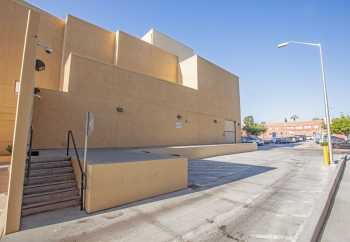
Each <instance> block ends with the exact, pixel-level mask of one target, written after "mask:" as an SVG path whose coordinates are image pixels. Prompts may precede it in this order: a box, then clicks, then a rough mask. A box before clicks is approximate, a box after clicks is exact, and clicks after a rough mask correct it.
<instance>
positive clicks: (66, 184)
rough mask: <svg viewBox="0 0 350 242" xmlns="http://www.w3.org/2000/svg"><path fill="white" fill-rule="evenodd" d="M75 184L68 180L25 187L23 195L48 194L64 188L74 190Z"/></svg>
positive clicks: (73, 181)
mask: <svg viewBox="0 0 350 242" xmlns="http://www.w3.org/2000/svg"><path fill="white" fill-rule="evenodd" d="M76 186H77V184H76V181H75V180H68V181H63V182H51V183H45V184H37V185H26V186H24V191H23V194H24V195H29V194H37V193H43V192H49V191H54V190H60V189H66V188H76Z"/></svg>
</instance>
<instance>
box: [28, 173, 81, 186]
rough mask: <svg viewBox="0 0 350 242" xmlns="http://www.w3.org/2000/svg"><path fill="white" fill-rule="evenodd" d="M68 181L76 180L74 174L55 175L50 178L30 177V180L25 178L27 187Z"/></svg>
mask: <svg viewBox="0 0 350 242" xmlns="http://www.w3.org/2000/svg"><path fill="white" fill-rule="evenodd" d="M68 180H74V181H75V176H74V174H73V172H71V173H66V174H65V173H63V174H55V175H49V176H34V177H32V176H30V177H29V178H25V180H24V184H25V185H36V184H48V183H52V182H63V181H68Z"/></svg>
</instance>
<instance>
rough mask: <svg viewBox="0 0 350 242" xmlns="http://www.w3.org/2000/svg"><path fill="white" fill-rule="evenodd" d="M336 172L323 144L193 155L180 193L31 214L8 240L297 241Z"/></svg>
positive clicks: (274, 146) (6, 239)
mask: <svg viewBox="0 0 350 242" xmlns="http://www.w3.org/2000/svg"><path fill="white" fill-rule="evenodd" d="M333 176H334V171H333V169H330V168H326V167H324V166H323V163H322V152H321V150H320V149H318V148H317V147H313V146H312V145H310V144H300V145H266V146H263V147H262V148H260V149H259V150H258V151H255V152H249V153H241V154H234V155H225V156H218V157H211V158H207V159H200V160H192V161H190V163H189V188H188V189H184V190H181V191H178V192H175V193H171V194H166V195H162V196H158V197H155V198H152V199H147V200H143V201H140V202H136V203H132V204H128V205H126V206H123V207H119V208H115V209H110V210H106V211H103V212H100V213H97V214H91V215H86V214H84V213H82V212H80V211H77V210H73V209H67V210H62V211H60V212H58V211H56V212H51V213H46V214H41V215H37V216H29V217H27V218H26V219H25V220H24V221H23V229H24V230H23V231H22V232H19V233H16V234H13V235H10V236H8V237H6V238H5V239H4V241H33V242H34V241H35V242H37V241H119V240H120V241H232V240H234V241H272V240H273V241H295V240H296V239H297V238H298V237H299V236H300V234H301V233H302V231H303V229H304V228H305V224H306V222H307V220H308V218H309V217H310V216H311V214H312V212H313V208H314V206H315V204H316V203H317V201H318V200H319V198H320V196H322V195H323V192H324V189H325V187H327V184H328V183H329V182H330V180H331V178H332V177H333ZM48 238H50V239H48Z"/></svg>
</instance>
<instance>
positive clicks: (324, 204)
mask: <svg viewBox="0 0 350 242" xmlns="http://www.w3.org/2000/svg"><path fill="white" fill-rule="evenodd" d="M342 159H343V160H342V161H341V162H340V163H339V165H338V166H337V167H336V170H335V176H333V177H332V179H331V182H330V183H329V184H328V186H327V187H326V189H325V192H323V194H322V196H321V198H320V200H319V202H318V203H317V204H316V206H315V207H314V209H313V212H312V214H311V216H310V217H309V219H308V222H307V223H306V225H305V226H304V229H303V232H302V233H301V234H300V236H299V238H298V239H297V242H317V241H318V239H319V236H320V234H321V232H322V229H323V226H324V224H325V222H326V221H327V217H328V213H329V210H330V207H331V204H332V201H333V199H334V197H335V195H336V191H337V188H338V186H339V183H340V180H341V177H342V175H343V173H344V170H345V165H346V161H347V156H345V157H343V158H342ZM330 169H331V167H330Z"/></svg>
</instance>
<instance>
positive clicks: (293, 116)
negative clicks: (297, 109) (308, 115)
mask: <svg viewBox="0 0 350 242" xmlns="http://www.w3.org/2000/svg"><path fill="white" fill-rule="evenodd" d="M298 118H299V117H298V115H296V114H293V115H292V116H291V117H290V119H291V120H293V121H294V122H295V120H297V119H298Z"/></svg>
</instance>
